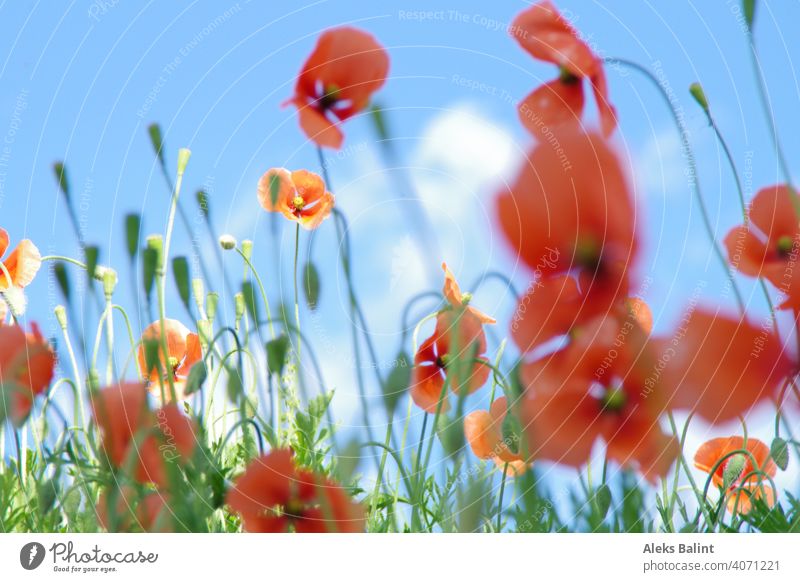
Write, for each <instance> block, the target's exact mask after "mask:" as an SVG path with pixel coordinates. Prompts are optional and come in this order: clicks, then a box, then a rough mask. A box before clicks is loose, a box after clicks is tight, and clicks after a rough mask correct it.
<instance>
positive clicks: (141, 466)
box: [92, 383, 198, 488]
mask: <svg viewBox="0 0 800 582" xmlns="http://www.w3.org/2000/svg"><path fill="white" fill-rule="evenodd" d="M92 411H93V414H94V419H95V422H96V423H97V426H98V427H100V430H101V431H102V434H103V449H104V450H105V452H106V456H107V458H108V461H109V463H110V464H111V465H112V466H114V467H117V468H120V469H123V470H130V471H131V476H132V477H134V478H135V479H136V480H137V481H139V482H141V483H156V484H158V485H159V486H161V487H163V488H167V487H168V486H169V484H170V473H171V471H170V469H171V468H173V467H177V466H178V465H181V464H184V463H186V462H187V461H188V459H189V457H190V456H191V455H192V453H193V452H194V449H195V445H196V443H197V438H198V437H197V427H196V426H195V424H194V422H193V421H192V420H191V419H190V418H188V417H186V416H185V415H184V414H183V413H182V412H181V411H180V409H179V408H178V406H177V405H176V404H168V405H166V406H164V407H163V408H160V409H159V410H156V411H155V412H153V411H151V410H150V408H149V406H148V404H147V391H146V388H145V387H144V385H142V384H138V383H127V384H118V385H115V386H109V387H106V388H102V389H100V390H99V391H97V392H96V393H94V394H93V395H92Z"/></svg>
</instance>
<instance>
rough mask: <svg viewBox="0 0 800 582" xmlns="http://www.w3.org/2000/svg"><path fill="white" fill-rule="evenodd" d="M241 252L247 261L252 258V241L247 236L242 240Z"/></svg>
mask: <svg viewBox="0 0 800 582" xmlns="http://www.w3.org/2000/svg"><path fill="white" fill-rule="evenodd" d="M242 254H243V255H244V256H245V258H246V259H247V260H248V261H249V260H250V259H252V258H253V241H251V240H250V239H249V238H246V239H244V240H243V241H242Z"/></svg>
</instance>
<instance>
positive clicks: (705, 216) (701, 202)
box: [605, 57, 745, 315]
mask: <svg viewBox="0 0 800 582" xmlns="http://www.w3.org/2000/svg"><path fill="white" fill-rule="evenodd" d="M605 62H607V63H616V64H619V65H623V66H626V67H628V68H631V69H634V70H635V71H638V72H639V73H641V74H642V75H644V76H645V77H646V78H647V79H648V80H649V81H650V82H652V84H653V85H654V86H655V88H656V89H657V90H658V93H659V95H661V97H662V98H663V100H664V102H665V103H666V105H667V107H668V108H669V111H670V113H671V114H672V119H673V121H674V122H675V126H676V127H677V129H678V133H680V138H681V140H682V141H683V151H684V155H685V157H686V163H687V165H688V166H689V171H690V172H691V174H692V178H691V180H690V183H691V188H692V191H693V192H694V195H695V198H696V200H697V204H698V206H699V207H700V216H701V218H702V220H703V226H704V228H705V231H706V234H707V235H708V239H709V242H710V243H711V246H712V249H713V251H714V254H715V256H716V257H717V260H718V261H719V264H720V266H721V267H722V269H723V270H724V271H725V275H726V276H727V277H728V281H729V283H730V285H731V289H733V294H734V296H735V298H736V303H737V305H738V307H739V311H740V313H741V314H742V315H744V313H745V305H744V300H743V299H742V294H741V292H740V291H739V287H738V285H736V280H735V279H734V277H733V273H732V271H731V269H730V268H729V266H728V261H727V259H726V258H725V254H724V253H723V252H722V248H721V247H720V245H719V243H718V242H717V239H716V237H715V236H714V228H713V226H712V224H711V217H710V215H709V213H708V208H706V202H705V198H703V193H702V191H701V189H700V177H699V175H698V173H697V162H696V160H695V156H694V150H693V149H692V146H691V144H690V143H689V130H688V128H687V127H686V124H685V123H684V122H683V119H682V117H681V115H680V114H679V113H678V110H677V109H676V107H675V105H674V103H673V102H672V99H671V98H670V96H669V94H668V93H667V92H666V90H665V89H664V87H663V86H662V85H661V82H660V81H659V80H658V79H657V78H656V76H655V75H654V74H653V73H652V72H651V71H650V70H649V69H648V68H647V67H644V66H642V65H640V64H639V63H636V62H634V61H629V60H627V59H620V58H616V57H614V58H607V59H605Z"/></svg>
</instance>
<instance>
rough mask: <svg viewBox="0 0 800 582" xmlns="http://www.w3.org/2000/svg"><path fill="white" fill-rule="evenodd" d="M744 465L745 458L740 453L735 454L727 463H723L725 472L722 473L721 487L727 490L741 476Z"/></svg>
mask: <svg viewBox="0 0 800 582" xmlns="http://www.w3.org/2000/svg"><path fill="white" fill-rule="evenodd" d="M744 465H745V456H744V455H743V454H741V453H737V454H735V455H733V456H732V457H731V458H730V459H728V462H727V463H725V471H723V473H722V483H723V487H725V488H726V489H727V488H728V487H730V486H731V484H732V483H734V482H735V481H736V480H737V479H738V478H739V477H740V476H741V475H742V471H743V470H744Z"/></svg>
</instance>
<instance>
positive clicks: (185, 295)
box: [172, 257, 189, 309]
mask: <svg viewBox="0 0 800 582" xmlns="http://www.w3.org/2000/svg"><path fill="white" fill-rule="evenodd" d="M172 275H173V276H174V277H175V286H176V287H177V288H178V295H180V298H181V301H182V302H183V304H184V305H185V306H186V309H189V262H188V261H187V260H186V257H175V258H174V259H172Z"/></svg>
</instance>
